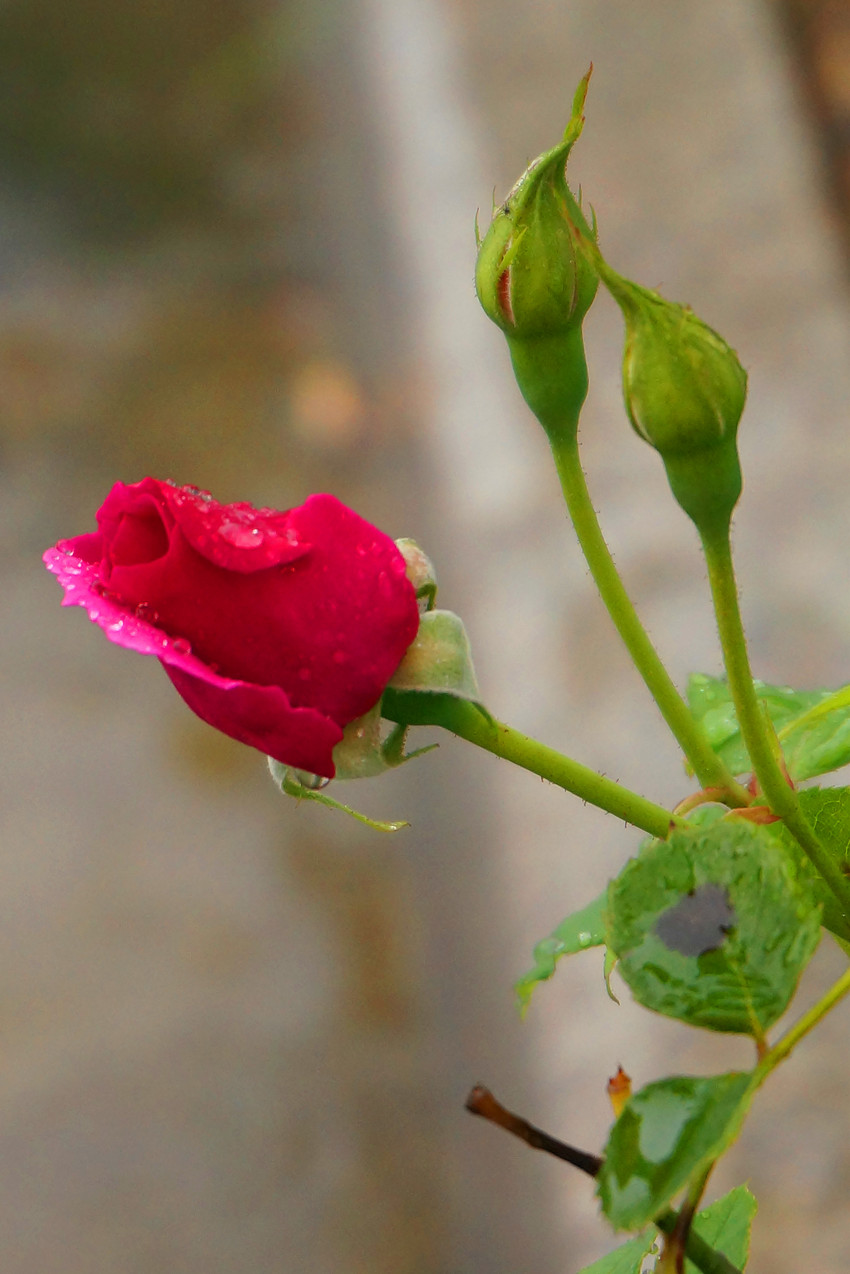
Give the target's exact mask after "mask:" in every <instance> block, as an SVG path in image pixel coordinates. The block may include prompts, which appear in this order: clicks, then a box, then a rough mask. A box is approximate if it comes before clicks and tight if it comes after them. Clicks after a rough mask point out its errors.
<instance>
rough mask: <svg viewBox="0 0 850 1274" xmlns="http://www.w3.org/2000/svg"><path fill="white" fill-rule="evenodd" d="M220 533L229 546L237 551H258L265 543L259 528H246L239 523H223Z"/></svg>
mask: <svg viewBox="0 0 850 1274" xmlns="http://www.w3.org/2000/svg"><path fill="white" fill-rule="evenodd" d="M218 533H219V535H220V536H221V538H222V539H223V540H226V541H227V543H228V544H232V545H233V547H234V548H237V549H258V548H259V547H260V546H261V544H262V542H263V533H262V531H261V530H260V528H259V527H258V526H245V525H244V523H239V522H222V524H221V526H220V527H219V529H218Z"/></svg>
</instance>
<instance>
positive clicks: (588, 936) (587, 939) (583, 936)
mask: <svg viewBox="0 0 850 1274" xmlns="http://www.w3.org/2000/svg"><path fill="white" fill-rule="evenodd" d="M576 941H577V942H578V945H579V946H580V947H589V946H590V944H591V942H592V941H593V934H592V933H588V932H587V930H586V929H583V930H582V932H581V933H579V934H576Z"/></svg>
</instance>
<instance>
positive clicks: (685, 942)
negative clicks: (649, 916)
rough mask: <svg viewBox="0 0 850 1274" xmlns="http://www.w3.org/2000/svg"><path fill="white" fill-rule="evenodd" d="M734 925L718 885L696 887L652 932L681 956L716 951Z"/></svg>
mask: <svg viewBox="0 0 850 1274" xmlns="http://www.w3.org/2000/svg"><path fill="white" fill-rule="evenodd" d="M734 925H735V912H734V910H733V908H732V907H731V906H730V905H729V899H728V897H727V894H726V890H725V889H723V888H722V887H721V886H720V885H711V884H706V885H700V886H698V888H696V889H694V890H692V891H691V892H690V893H689V894H685V896H684V897H683V898H682V899H681V900H680V901H679V902H677V903H676V905H675V906H673V907H670V908H669V910H667V911H665V912H664V913H663V914H662V915H660V916H659V917H658V920H657V921H656V923H655V932H656V934H657V935H658V937H659V938H660V939H661V941H662V942H663V943H664V945H665V946H666V947H669V949H670V950H671V951H678V952H680V953H681V954H682V955H685V956H700V955H705V953H706V952H707V951H716V950H717V948H718V947H720V946H722V945H723V941H724V939H725V937H726V935H727V933H728V932H729V930H730V929H732V928H734Z"/></svg>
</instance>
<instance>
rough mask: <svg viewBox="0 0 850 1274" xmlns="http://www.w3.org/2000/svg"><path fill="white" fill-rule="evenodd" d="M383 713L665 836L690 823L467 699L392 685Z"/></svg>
mask: <svg viewBox="0 0 850 1274" xmlns="http://www.w3.org/2000/svg"><path fill="white" fill-rule="evenodd" d="M381 715H382V716H384V717H386V719H387V720H388V721H400V722H403V723H404V724H405V725H438V726H442V727H443V729H445V730H450V731H451V732H452V734H457V735H459V736H460V738H462V739H466V740H467V741H468V742H469V743H474V744H475V745H476V747H479V748H484V750H485V751H487V752H492V753H493V754H494V756H500V757H502V758H503V759H504V760H506V761H512V762H513V764H514V765H518V766H520V767H521V768H522V769H524V770H529V771H530V772H531V773H532V774H539V775H540V777H541V778H543V779H547V780H548V781H549V782H550V783H554V784H555V785H556V786H557V787H562V788H563V789H564V790H565V791H567V792H572V793H573V795H574V796H578V797H580V798H581V800H583V801H588V802H589V803H590V804H591V805H596V806H597V807H598V808H599V809H601V810H605V811H607V813H609V814H614V815H615V816H616V817H617V818H622V819H623V820H624V821H625V822H627V823H631V824H632V825H633V826H634V827H640V828H642V830H643V831H645V832H649V834H650V835H651V836H657V837H659V838H660V839H662V840H663V839H664V838H665V837H666V836H667V835H668V834H669V832H670V828H671V826H681V827H685V826H687V824H686V822H685V820H684V819H679V818H676V817H674V815H672V814H671V813H670V811H669V810H666V809H664V807H663V806H662V805H656V804H655V802H654V801H649V800H647V799H646V797H644V796H639V795H638V794H637V792H632V791H630V790H629V788H627V787H621V786H620V784H619V783H615V782H614V781H613V779H609V778H606V777H605V776H604V775H603V774H597V773H596V771H595V770H591V769H590V768H589V767H588V766H586V765H582V764H581V762H579V761H573V760H572V759H571V758H570V757H568V756H564V755H563V753H561V752H557V751H556V750H555V749H554V748H550V747H547V746H546V744H545V743H538V742H537V740H536V739H530V738H529V737H528V735H526V734H521V733H520V731H519V730H514V729H513V728H512V727H511V726H509V725H504V724H503V723H502V722H501V721H495V720H493V718H492V717H487V716H485V714H484V713H483V712H482V711H481V709H480V708H477V707H476V706H475V704H473V703H470V702H469V701H468V700H466V699H455V698H452V697H451V696H449V695H423V694H418V695H412V694H404V692H399V691H393V690H386V691H385V692H384V698H383V700H382V704H381Z"/></svg>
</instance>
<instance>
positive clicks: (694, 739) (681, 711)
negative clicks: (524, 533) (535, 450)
mask: <svg viewBox="0 0 850 1274" xmlns="http://www.w3.org/2000/svg"><path fill="white" fill-rule="evenodd" d="M549 441H550V444H551V446H552V453H553V455H554V457H555V464H556V466H557V469H558V476H559V478H560V480H561V488H562V490H563V493H564V499H565V500H566V502H567V509H568V510H569V514H570V517H571V518H572V522H573V526H574V527H575V531H576V535H577V536H578V540H579V544H580V545H581V548H582V552H583V553H584V556H585V558H586V559H587V564H588V566H589V567H590V573H591V575H592V576H593V580H594V583H595V584H596V587H597V589H598V590H599V593H600V596H601V597H602V600H603V602H604V603H605V605H606V607H607V609H608V613H609V615H610V616H611V619H612V620H613V621H614V625H615V627H616V629H617V632H618V633H619V634H620V637H621V638H622V639H623V642H624V643H625V646H626V649H627V650H628V652H629V654H630V655H631V658H632V661H633V663H634V665H635V667H636V668H637V670H638V672H639V673H640V675H641V676H642V677H643V679H644V681H645V682H646V685H647V688H648V689H649V692H650V694H651V695H652V697H653V698H654V700H655V702H656V703H657V704H658V707H659V709H660V711H661V715H662V716H663V718H664V720H665V721H666V722H667V725H668V726H669V727H670V730H671V731H672V732H673V735H674V736H675V738H676V741H677V742H678V744H679V747H680V748H681V749H682V751H683V752H684V754H685V756H686V757H687V758H688V761H689V762H690V764H691V765H692V766H693V769H694V773H695V774H696V776H697V778H698V779H699V781H700V783H701V784H702V786H703V787H704V788H719V789H720V790H721V792H722V793H724V794H725V797H726V800H727V802H728V804H730V805H733V806H738V807H741V806H746V805H748V804H749V803H750V800H749V796H748V794H747V792H746V791H745V790H744V788H743V787H741V785H740V784H739V783H736V781H735V779H734V777H733V775H732V774H730V772H729V770H728V768H727V767H726V766H725V765H724V763H723V762H722V761H721V760H720V757H718V756H717V754H716V753H715V752H714V751H713V750H712V748H711V746H710V745H709V743H708V740H707V739H706V738H705V735H704V734H703V732H702V729H701V728H700V726H699V725H698V724H697V722H696V721H695V720H694V719H693V717H692V716H691V713H690V710H689V709H688V706H687V704H686V703H685V701H684V699H683V698H682V696H681V695H680V694H679V692H678V690H677V689H676V687H675V685H674V684H673V682H672V680H671V678H670V675H669V673H668V672H667V669H666V668H665V667H664V664H663V663H662V662H661V659H660V658H659V656H658V652H657V651H656V649H655V647H654V646H653V644H652V642H651V641H650V639H649V637H648V635H647V632H646V629H645V628H644V627H643V625H642V624H641V622H640V619H639V618H638V615H637V612H636V610H635V608H634V606H633V605H632V602H631V599H630V597H629V595H628V593H627V592H626V590H625V588H624V586H623V582H622V580H621V579H620V576H619V574H618V572H617V568H616V566H615V565H614V559H613V558H612V556H611V552H610V550H609V548H608V545H607V544H606V543H605V538H604V536H603V534H602V530H601V528H600V526H599V521H598V519H597V517H596V511H595V509H594V507H593V503H592V501H591V499H590V493H589V492H588V489H587V483H586V481H585V477H584V471H583V470H582V467H581V458H580V456H579V449H578V440H577V439H576V438H573V437H572V436H568V437H565V438H564V437H556V436H555V435H554V434H553V433H550V434H549Z"/></svg>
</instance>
